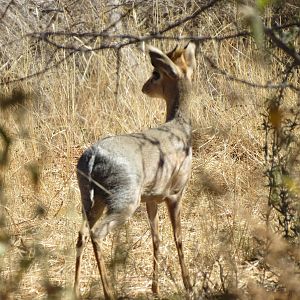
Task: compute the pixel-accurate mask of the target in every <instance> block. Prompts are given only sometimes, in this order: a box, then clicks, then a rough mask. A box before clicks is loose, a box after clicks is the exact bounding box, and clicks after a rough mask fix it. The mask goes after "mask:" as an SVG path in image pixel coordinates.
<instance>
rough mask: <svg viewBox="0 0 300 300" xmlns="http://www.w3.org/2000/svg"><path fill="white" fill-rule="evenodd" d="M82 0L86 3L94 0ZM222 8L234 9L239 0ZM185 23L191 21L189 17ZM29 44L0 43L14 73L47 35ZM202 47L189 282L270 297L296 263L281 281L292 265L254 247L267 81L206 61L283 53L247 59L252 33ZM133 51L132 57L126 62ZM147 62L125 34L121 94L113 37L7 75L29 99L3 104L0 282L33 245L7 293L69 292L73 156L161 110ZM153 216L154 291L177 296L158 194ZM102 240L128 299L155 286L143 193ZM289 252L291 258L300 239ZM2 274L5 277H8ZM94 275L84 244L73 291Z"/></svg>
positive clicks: (75, 193)
mask: <svg viewBox="0 0 300 300" xmlns="http://www.w3.org/2000/svg"><path fill="white" fill-rule="evenodd" d="M87 3H89V4H86V5H87V6H89V5H92V1H91V2H87ZM170 9H171V8H170ZM188 9H192V8H186V12H182V13H183V14H184V13H186V14H188V13H189V10H188ZM231 10H232V11H233V12H235V13H237V8H236V7H235V6H234V5H232V7H231ZM158 12H161V10H160V9H159V8H158V7H155V5H154V6H153V16H154V17H153V19H154V20H155V21H156V25H157V26H162V25H161V24H163V16H162V15H160V14H158ZM27 13H28V12H27ZM28 16H29V15H28ZM172 16H173V15H172V14H170V18H175V16H176V10H175V12H174V16H173V17H172ZM73 17H74V16H73ZM139 17H140V16H139V15H137V17H136V18H137V19H134V20H133V21H132V22H133V23H134V21H135V23H134V24H133V23H130V25H132V26H133V25H135V26H134V27H132V28H133V29H132V30H133V32H142V30H144V29H143V26H146V25H147V24H145V23H142V25H139V24H140V23H139V22H140V20H139ZM61 18H62V19H58V20H56V21H55V22H56V23H55V22H54V25H55V26H57V28H61V26H63V25H62V24H65V23H64V22H67V21H68V18H69V17H68V16H67V15H64V16H63V17H61ZM237 18H238V16H237ZM25 20H26V17H23V18H21V19H20V24H13V27H11V28H10V32H9V36H10V37H11V35H13V38H14V39H15V38H18V36H19V35H18V34H19V31H18V29H19V28H23V30H24V31H23V32H28V31H29V30H32V29H33V28H35V27H34V26H36V25H35V24H33V25H32V26H29V25H30V24H29V25H28V27H29V29H28V27H26V26H25V25H24V24H25V23H26V22H25ZM88 21H89V22H94V25H95V26H96V25H98V26H100V25H101V24H102V26H103V24H104V23H105V22H106V20H105V18H101V17H100V18H98V19H97V20H96V19H95V20H92V18H91V17H90V19H89V18H88V19H87V20H86V22H88ZM226 21H227V20H225V21H224V22H225V23H222V22H221V21H220V16H219V15H218V14H217V12H216V11H215V12H211V13H206V14H205V15H203V16H202V17H201V20H200V21H199V22H200V23H201V24H205V26H203V27H202V28H201V30H200V29H198V28H199V27H197V28H196V29H194V32H193V34H199V35H200V34H215V33H217V32H225V33H226V31H227V30H228V28H230V26H231V24H230V23H226ZM22 22H24V24H23V23H22ZM97 22H98V23H97ZM33 23H34V22H33ZM4 25H5V24H4ZM4 25H3V26H4ZM54 25H53V27H55V26H54ZM5 26H6V25H5ZM139 26H140V27H139ZM183 30H186V31H187V32H188V30H189V29H188V28H187V29H185V28H184V29H183ZM3 35H4V34H3ZM3 38H5V35H4V37H3ZM158 45H159V46H162V48H163V49H166V50H168V49H169V48H172V46H173V44H172V43H169V42H168V43H162V44H158ZM32 47H33V42H32V41H30V40H27V39H23V40H21V41H19V42H18V44H17V47H12V48H10V47H9V46H7V47H6V48H4V49H3V52H2V58H1V59H2V64H3V62H4V60H5V58H6V59H9V60H10V66H9V67H8V68H6V69H5V70H6V71H5V72H4V73H3V75H2V76H4V77H6V78H12V79H14V78H16V77H19V76H24V75H27V74H30V73H32V72H35V71H37V70H40V69H41V68H43V67H44V66H45V62H46V61H47V59H48V55H49V52H47V51H49V49H48V48H47V47H45V46H43V45H41V46H40V47H41V48H40V50H39V52H38V59H37V53H36V51H38V50H36V48H32ZM200 50H201V51H198V54H197V62H198V68H197V70H196V73H195V80H194V98H193V103H192V104H191V105H192V111H193V123H194V144H193V149H194V161H193V174H192V178H191V182H190V185H189V188H188V190H187V192H186V194H185V197H184V201H183V214H182V223H183V232H184V249H185V255H186V259H187V264H188V266H189V270H190V274H191V279H192V283H193V285H194V290H195V294H194V296H195V298H200V297H201V295H203V294H204V293H206V294H207V295H215V297H217V295H218V294H219V295H223V296H224V295H226V293H227V296H228V297H229V299H231V298H230V297H232V298H234V297H236V298H237V297H240V298H244V299H246V298H247V297H250V298H254V299H261V298H260V297H261V296H262V295H263V296H264V297H265V298H267V299H271V298H269V297H271V294H270V292H269V291H272V290H273V291H274V290H280V289H278V286H287V285H289V284H290V285H292V287H291V288H290V289H289V288H288V290H296V291H298V292H299V287H297V285H296V281H295V280H296V278H295V277H294V279H293V281H292V280H288V284H286V283H285V282H284V281H285V280H286V279H287V278H290V277H291V276H292V275H291V274H293V272H292V271H293V270H287V269H286V268H284V270H285V271H289V272H290V274H289V275H284V274H283V273H282V272H281V271H280V270H282V268H281V266H279V265H278V264H277V265H275V266H274V267H275V268H277V269H278V270H279V271H278V272H277V273H274V272H273V270H269V271H266V270H265V269H264V268H263V266H262V260H261V257H262V256H261V255H262V254H261V248H262V247H263V245H264V244H263V243H264V239H265V236H266V235H265V233H264V225H265V219H264V215H265V214H266V204H267V192H268V191H267V189H266V183H267V182H266V179H265V178H264V175H263V174H264V157H263V151H262V147H263V145H264V132H263V131H262V128H261V123H262V116H261V113H263V112H264V107H265V105H264V104H265V101H266V99H267V98H269V97H270V96H271V95H272V91H269V90H263V89H253V88H249V87H248V86H245V85H241V84H237V83H234V82H232V81H228V80H227V79H226V78H224V77H222V76H221V75H219V74H217V73H216V72H215V70H213V69H211V68H210V67H209V66H208V65H207V63H206V62H205V60H204V57H203V54H205V55H208V56H210V57H213V58H214V59H215V60H216V61H217V62H218V65H219V66H220V67H221V68H222V69H225V70H227V71H228V72H229V73H232V74H235V75H236V76H237V77H240V78H246V79H247V80H249V81H252V80H253V81H255V82H263V83H264V82H267V81H268V80H274V79H276V74H278V65H277V64H276V62H273V61H270V62H262V61H261V60H259V59H255V57H256V56H257V55H258V54H257V51H256V50H255V46H254V45H251V44H249V45H244V44H243V43H240V42H237V41H236V42H224V43H223V44H222V45H216V44H214V43H213V42H211V43H206V44H205V45H203V46H201V49H200ZM128 53H129V54H128ZM60 55H62V52H58V53H57V54H56V56H57V57H56V59H57V60H58V59H59V58H60V57H61V56H60ZM131 55H134V57H135V61H136V65H131V64H130V62H129V61H131V60H130V59H131ZM141 70H142V71H141ZM150 72H151V67H150V63H149V59H148V58H147V57H144V55H143V54H142V53H141V52H139V51H138V50H136V49H134V48H129V49H128V52H126V51H124V56H123V64H122V65H121V70H120V88H119V95H118V99H116V98H115V89H116V59H115V53H113V52H112V51H108V52H95V53H89V54H85V55H81V54H76V55H74V56H73V57H72V58H71V59H69V60H68V61H66V62H64V63H62V64H61V65H60V66H59V67H58V68H55V69H53V70H51V71H49V72H47V73H46V74H44V75H42V76H39V77H35V78H33V79H31V80H27V81H24V82H21V83H18V84H17V85H15V86H13V88H20V87H21V88H22V89H23V90H25V91H26V92H28V93H29V94H30V101H28V103H27V104H26V105H23V106H22V107H19V108H18V107H14V108H12V109H10V110H9V111H5V112H1V111H0V125H1V126H3V127H4V128H5V129H6V130H7V131H8V132H9V134H10V135H11V136H12V138H13V145H12V148H11V150H10V160H9V165H8V166H7V168H6V169H5V170H4V171H3V178H4V187H5V199H6V201H5V203H3V205H1V209H3V210H5V215H6V224H5V227H2V228H1V230H3V228H4V230H5V231H6V232H8V233H9V235H10V236H11V238H10V245H9V247H8V248H7V249H6V251H5V252H4V253H2V256H1V257H0V261H1V267H0V272H1V273H0V276H1V278H3V279H4V280H6V282H10V281H9V280H12V281H13V280H15V276H18V274H19V273H20V269H22V267H21V266H20V265H19V263H18V262H19V261H21V260H22V259H23V260H24V259H25V261H26V260H27V261H28V260H29V259H30V258H33V257H35V260H34V262H33V263H32V264H29V265H28V268H27V269H26V268H25V272H24V273H22V278H21V279H20V282H19V283H18V286H17V288H15V289H14V290H13V291H12V292H11V293H10V297H11V299H43V298H45V297H46V294H47V293H48V294H51V293H52V292H53V291H54V290H55V289H58V288H59V287H61V288H63V289H64V290H63V291H62V294H61V295H60V296H58V298H59V297H61V298H63V299H70V298H71V293H70V291H71V287H72V284H73V276H74V266H75V241H76V237H77V230H78V229H79V226H80V223H81V214H80V209H81V208H80V200H79V190H78V187H77V182H76V178H75V164H76V160H77V158H78V157H79V155H80V154H81V153H82V151H83V149H85V148H86V147H87V146H88V145H90V144H92V143H93V142H94V141H96V140H97V139H98V138H100V137H104V136H107V135H114V134H118V133H128V132H134V131H140V130H143V129H146V128H148V127H153V126H156V125H157V124H160V123H162V122H163V121H164V112H165V107H164V104H163V103H162V102H161V101H160V100H155V99H147V98H146V97H145V96H144V95H143V94H142V93H141V91H140V89H141V86H142V84H143V82H144V81H145V80H146V78H147V76H148V75H149V74H150ZM11 89H12V87H3V86H2V92H3V93H6V94H10V92H11ZM288 93H289V97H286V99H289V101H290V102H291V104H292V103H294V102H295V101H296V100H297V97H296V95H295V94H294V93H292V92H290V91H289V92H288ZM0 147H1V144H0ZM35 166H38V168H39V171H40V181H39V184H38V185H37V186H35V185H33V184H32V180H31V172H30V171H29V170H30V168H31V169H32V168H35ZM0 172H2V170H0ZM160 226H161V227H160V234H161V240H162V243H161V261H160V275H161V277H160V285H161V292H162V293H161V297H162V298H164V299H182V297H183V295H184V291H183V286H182V282H181V276H180V270H179V264H178V261H177V254H176V249H175V245H174V242H173V238H172V232H171V226H170V222H169V220H168V215H167V211H166V209H165V207H164V206H163V205H161V208H160ZM271 239H272V238H271ZM280 243H281V244H280ZM104 244H105V246H104V247H105V249H104V251H105V254H106V258H107V263H108V264H109V265H110V266H111V270H112V272H111V273H112V274H113V280H114V281H115V287H116V290H117V292H118V294H120V295H123V296H127V297H128V298H130V299H132V298H134V299H152V298H153V297H152V295H151V293H150V291H151V270H152V242H151V234H150V230H149V226H148V222H147V216H146V212H145V207H144V206H143V205H142V206H141V208H139V209H138V211H137V212H136V213H135V215H134V217H133V218H132V219H131V220H130V221H129V222H128V223H127V224H126V225H125V226H123V227H122V228H121V229H120V230H119V231H118V232H116V233H115V234H112V235H110V236H109V237H108V238H107V239H106V240H105V242H104ZM276 245H282V246H278V247H279V248H280V249H279V248H276V247H275V248H276V249H275V250H274V251H273V254H274V253H275V254H274V255H275V256H276V255H280V251H283V249H286V247H287V245H286V244H285V242H283V241H281V242H279V240H277V242H276ZM274 255H273V258H272V259H273V260H274V257H275V256H274ZM297 255H298V259H299V253H298V254H297ZM297 255H296V254H295V256H296V257H297ZM271 264H272V263H271ZM292 267H293V268H294V266H292V264H291V268H292ZM4 280H2V281H1V285H2V284H3V282H5V281H4ZM278 283H279V285H278ZM1 285H0V289H3V290H5V288H8V287H7V286H3V285H2V286H1ZM47 289H48V290H47ZM101 289H102V288H101V284H100V280H99V275H98V271H97V268H96V264H95V261H94V258H93V255H92V251H91V247H90V246H88V248H87V249H86V251H85V255H84V260H83V268H82V280H81V292H82V294H83V295H85V297H86V298H88V299H94V298H95V297H96V296H98V297H99V295H102V290H101ZM297 289H298V290H297ZM285 290H286V289H282V293H283V294H282V295H283V296H286V295H284V291H285ZM278 293H280V292H278ZM230 295H231V296H230ZM233 295H235V296H233ZM298 295H299V294H298ZM279 296H280V295H279V294H278V297H279ZM283 296H282V297H283ZM224 297H225V296H224ZM222 299H223V298H222ZM272 299H273V298H272ZM278 299H283V298H278ZM286 299H288V298H286ZM295 299H296V298H295Z"/></svg>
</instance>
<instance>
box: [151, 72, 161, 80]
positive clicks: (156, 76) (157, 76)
mask: <svg viewBox="0 0 300 300" xmlns="http://www.w3.org/2000/svg"><path fill="white" fill-rule="evenodd" d="M152 78H153V79H154V80H158V79H159V78H160V74H159V72H158V71H153V73H152Z"/></svg>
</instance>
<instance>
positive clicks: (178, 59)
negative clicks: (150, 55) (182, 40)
mask: <svg viewBox="0 0 300 300" xmlns="http://www.w3.org/2000/svg"><path fill="white" fill-rule="evenodd" d="M184 51H185V49H184V48H181V47H178V45H177V46H176V47H175V48H174V49H173V50H172V51H170V52H168V53H167V56H168V57H169V58H170V59H171V60H172V62H173V63H174V64H176V65H177V66H178V67H180V68H181V70H182V71H183V72H184V73H186V70H187V64H186V61H185V58H184V55H183V54H184Z"/></svg>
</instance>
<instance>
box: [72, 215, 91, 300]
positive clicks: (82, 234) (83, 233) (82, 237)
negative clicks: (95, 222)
mask: <svg viewBox="0 0 300 300" xmlns="http://www.w3.org/2000/svg"><path fill="white" fill-rule="evenodd" d="M88 238H89V227H88V224H87V220H84V221H83V223H82V226H81V229H80V231H79V233H78V238H77V243H76V266H75V282H74V293H75V296H76V297H77V298H79V296H80V292H79V276H80V268H81V260H82V254H83V250H84V248H85V245H86V242H87V240H88Z"/></svg>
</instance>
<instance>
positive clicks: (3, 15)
mask: <svg viewBox="0 0 300 300" xmlns="http://www.w3.org/2000/svg"><path fill="white" fill-rule="evenodd" d="M12 5H15V1H14V0H11V1H10V2H9V3H8V4H7V6H6V7H5V9H4V12H3V13H2V15H1V16H0V21H2V19H3V18H4V17H5V15H6V13H7V12H8V10H9V8H10V7H11V6H12Z"/></svg>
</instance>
